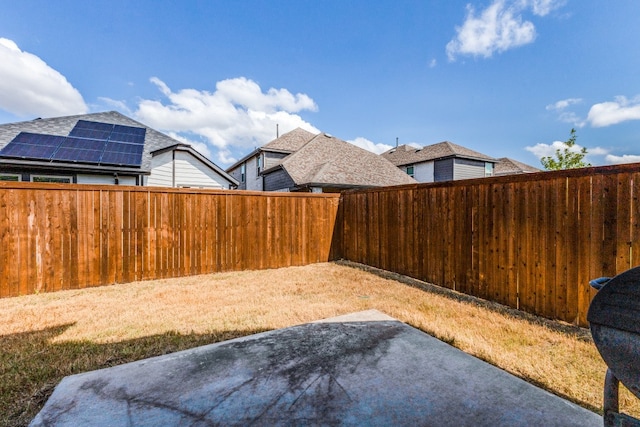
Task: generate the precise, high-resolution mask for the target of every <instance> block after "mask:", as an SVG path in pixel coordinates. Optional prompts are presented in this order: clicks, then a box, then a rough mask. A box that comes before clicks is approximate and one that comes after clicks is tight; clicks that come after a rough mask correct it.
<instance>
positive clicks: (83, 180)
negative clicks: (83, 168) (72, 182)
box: [77, 174, 135, 185]
mask: <svg viewBox="0 0 640 427" xmlns="http://www.w3.org/2000/svg"><path fill="white" fill-rule="evenodd" d="M122 178H124V177H120V176H119V177H118V183H119V182H120V180H121V179H122ZM77 180H78V184H99V185H102V184H105V185H108V184H115V177H114V176H113V175H85V174H78V175H77ZM133 182H134V185H135V178H134V181H133ZM125 185H128V184H125Z"/></svg>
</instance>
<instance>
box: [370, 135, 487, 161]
mask: <svg viewBox="0 0 640 427" xmlns="http://www.w3.org/2000/svg"><path fill="white" fill-rule="evenodd" d="M381 156H382V157H384V158H385V159H387V160H389V161H390V162H391V163H393V164H394V165H396V166H402V165H408V164H413V163H421V162H427V161H431V160H437V159H443V158H446V157H459V158H464V159H473V160H486V161H490V162H495V161H496V159H494V158H493V157H489V156H487V155H485V154H482V153H478V152H477V151H473V150H470V149H468V148H465V147H462V146H460V145H457V144H454V143H452V142H449V141H444V142H439V143H437V144H433V145H427V146H425V147H423V148H414V147H411V146H408V145H400V146H399V147H397V148H392V149H391V150H388V151H385V152H384V153H382V154H381Z"/></svg>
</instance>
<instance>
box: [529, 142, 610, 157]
mask: <svg viewBox="0 0 640 427" xmlns="http://www.w3.org/2000/svg"><path fill="white" fill-rule="evenodd" d="M565 148H567V144H565V143H564V142H563V141H554V142H552V143H551V144H544V143H542V142H540V143H538V144H536V145H534V146H527V147H524V149H525V150H527V151H529V152H530V153H533V154H534V155H535V156H536V157H537V158H539V159H540V158H542V157H548V156H553V155H555V153H556V150H564V149H565ZM581 150H582V146H581V145H579V144H574V145H573V146H572V147H571V148H570V149H569V151H571V152H573V153H579V152H580V151H581ZM587 152H588V153H589V154H592V155H603V154H606V153H608V150H606V149H604V148H600V147H594V148H587Z"/></svg>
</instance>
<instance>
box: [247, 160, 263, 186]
mask: <svg viewBox="0 0 640 427" xmlns="http://www.w3.org/2000/svg"><path fill="white" fill-rule="evenodd" d="M245 165H246V167H247V169H246V171H247V172H246V175H247V176H246V182H245V184H246V187H245V190H251V191H262V189H263V184H262V176H261V175H258V170H257V167H258V166H257V165H258V156H253V157H251V158H250V159H247V161H246V162H245ZM263 170H264V168H263Z"/></svg>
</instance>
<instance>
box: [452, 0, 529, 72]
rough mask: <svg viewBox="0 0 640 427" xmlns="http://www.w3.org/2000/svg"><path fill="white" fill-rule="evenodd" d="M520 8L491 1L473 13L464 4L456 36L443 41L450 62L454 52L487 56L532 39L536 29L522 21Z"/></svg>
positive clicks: (499, 0) (503, 2) (473, 10)
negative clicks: (464, 18) (461, 20)
mask: <svg viewBox="0 0 640 427" xmlns="http://www.w3.org/2000/svg"><path fill="white" fill-rule="evenodd" d="M519 12H520V8H519V7H515V6H514V5H507V3H506V1H505V0H495V1H494V2H493V3H492V4H491V5H490V6H489V7H487V8H486V9H485V10H484V11H482V12H481V13H480V15H478V16H476V14H475V9H474V8H473V7H472V6H471V5H467V18H466V20H465V22H464V23H463V24H462V26H460V27H456V32H457V33H458V34H457V36H456V38H454V39H453V40H451V41H450V42H449V43H448V44H447V56H448V57H449V60H450V61H453V60H455V57H456V56H457V55H473V56H483V57H485V58H489V57H491V56H492V55H493V54H494V53H495V52H498V53H499V52H504V51H505V50H509V49H511V48H514V47H518V46H522V45H525V44H528V43H531V42H533V40H535V38H536V30H535V27H534V26H533V24H532V23H531V22H529V21H523V19H522V16H521V15H520V14H519Z"/></svg>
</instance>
